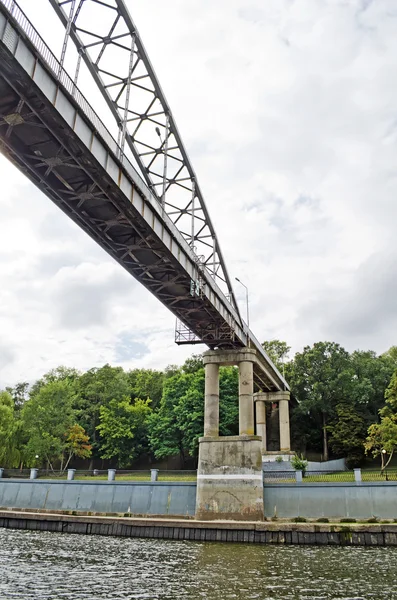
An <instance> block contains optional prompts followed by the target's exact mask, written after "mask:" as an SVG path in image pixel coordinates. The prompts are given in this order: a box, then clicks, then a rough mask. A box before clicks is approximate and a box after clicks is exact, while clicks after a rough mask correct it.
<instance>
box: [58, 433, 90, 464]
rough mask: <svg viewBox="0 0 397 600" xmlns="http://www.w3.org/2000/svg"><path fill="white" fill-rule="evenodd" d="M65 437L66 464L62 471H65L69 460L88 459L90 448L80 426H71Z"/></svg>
mask: <svg viewBox="0 0 397 600" xmlns="http://www.w3.org/2000/svg"><path fill="white" fill-rule="evenodd" d="M65 435H66V444H65V452H66V464H65V466H64V467H63V470H65V469H67V467H68V465H69V462H70V460H71V459H72V458H73V457H74V456H76V457H77V458H90V456H91V451H92V446H91V444H90V443H89V441H90V438H89V437H88V435H87V434H86V432H85V431H84V429H83V428H82V427H81V425H77V423H76V424H75V425H72V427H71V428H70V429H69V431H68V432H67V433H66V434H65Z"/></svg>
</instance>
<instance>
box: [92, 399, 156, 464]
mask: <svg viewBox="0 0 397 600" xmlns="http://www.w3.org/2000/svg"><path fill="white" fill-rule="evenodd" d="M149 405H150V400H140V399H137V400H135V402H131V400H130V398H129V397H124V398H122V399H121V400H116V399H113V400H111V401H110V402H109V404H108V405H107V406H106V405H102V406H101V407H100V423H99V425H98V426H97V429H98V431H99V433H100V436H101V457H102V458H108V459H116V460H117V465H118V466H119V467H128V466H129V465H130V464H131V463H132V462H133V461H134V460H135V459H136V458H138V456H139V455H140V454H142V452H144V451H146V450H147V449H148V441H147V422H148V417H149V415H150V413H151V408H150V406H149Z"/></svg>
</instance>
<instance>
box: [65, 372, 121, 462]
mask: <svg viewBox="0 0 397 600" xmlns="http://www.w3.org/2000/svg"><path fill="white" fill-rule="evenodd" d="M77 391H78V394H77V397H76V404H75V407H76V409H77V410H78V414H79V423H80V425H81V426H82V427H83V428H84V429H85V431H86V432H87V435H88V436H89V438H90V440H91V443H92V453H93V457H94V458H98V457H100V456H101V455H102V452H101V450H102V448H101V444H102V443H103V441H104V438H101V439H99V435H98V430H97V427H98V425H99V423H100V409H101V406H108V405H109V403H110V402H111V401H112V400H116V401H121V400H123V399H124V398H130V397H131V385H130V382H129V378H128V375H127V373H125V372H124V371H123V369H122V368H121V367H111V366H110V365H104V366H103V367H101V368H99V369H97V368H95V369H90V370H89V371H87V372H86V373H84V374H83V375H81V376H80V377H79V379H78V381H77Z"/></svg>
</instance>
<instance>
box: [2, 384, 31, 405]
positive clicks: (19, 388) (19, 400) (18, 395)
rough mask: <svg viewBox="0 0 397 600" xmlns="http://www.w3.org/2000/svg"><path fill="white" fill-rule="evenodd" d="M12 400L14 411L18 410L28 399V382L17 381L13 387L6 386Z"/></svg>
mask: <svg viewBox="0 0 397 600" xmlns="http://www.w3.org/2000/svg"><path fill="white" fill-rule="evenodd" d="M6 391H7V392H9V393H10V394H11V396H12V398H13V401H14V408H15V410H16V411H18V410H20V409H21V408H22V406H23V405H24V404H25V402H26V400H27V399H28V391H29V384H28V383H27V382H26V381H23V382H21V383H17V384H16V385H15V387H13V388H6Z"/></svg>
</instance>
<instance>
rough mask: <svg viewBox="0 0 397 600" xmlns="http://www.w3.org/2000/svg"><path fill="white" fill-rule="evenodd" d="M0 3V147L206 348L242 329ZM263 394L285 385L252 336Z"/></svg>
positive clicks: (22, 25) (96, 122)
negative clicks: (266, 390)
mask: <svg viewBox="0 0 397 600" xmlns="http://www.w3.org/2000/svg"><path fill="white" fill-rule="evenodd" d="M4 4H7V0H0V40H1V41H0V125H1V126H0V149H1V150H2V152H3V153H5V154H6V155H7V156H8V158H9V159H10V160H11V161H12V162H13V163H14V164H15V165H16V166H17V167H18V168H19V169H20V170H21V171H22V172H23V173H24V174H25V175H26V176H27V177H28V178H29V179H30V180H31V181H32V182H33V183H34V184H35V185H37V186H38V187H39V188H40V189H41V190H42V191H43V192H44V193H45V194H46V195H47V196H48V197H49V198H50V199H51V200H52V201H53V202H54V203H55V204H56V205H57V206H59V208H61V210H63V211H64V212H65V213H66V214H67V215H68V216H69V217H70V218H71V219H73V220H74V221H75V222H76V223H77V224H78V225H79V226H80V227H81V228H82V229H83V230H84V231H86V232H87V233H88V234H89V235H90V236H91V237H92V238H93V239H94V240H95V241H96V242H97V243H98V244H100V246H101V247H102V248H104V249H105V250H106V251H107V252H108V253H109V254H110V255H111V256H112V257H113V258H114V259H115V260H117V261H118V262H119V263H120V264H121V265H122V266H123V267H124V268H125V269H126V270H127V271H128V272H129V273H131V274H132V275H133V276H134V277H135V278H136V279H137V280H138V281H139V282H140V283H142V284H143V285H144V286H145V287H146V288H147V289H149V290H150V291H151V292H152V293H153V294H154V295H155V296H156V297H157V298H158V299H159V300H160V301H161V302H163V304H165V306H167V308H169V309H170V310H171V312H173V314H174V315H176V316H177V317H178V318H179V319H180V320H181V321H182V322H183V323H185V324H186V325H187V326H188V327H189V329H191V330H192V331H193V332H194V334H195V335H196V336H197V338H198V339H200V340H201V341H202V342H203V343H205V344H207V346H209V347H210V348H215V347H225V348H233V347H234V348H239V347H244V346H245V345H246V344H247V339H248V338H247V328H246V326H245V324H244V323H243V322H242V321H241V318H240V316H239V314H238V313H237V311H236V310H235V309H234V308H233V306H232V305H231V304H230V303H229V302H228V301H227V299H226V297H225V296H224V295H223V293H222V291H221V290H220V289H219V288H218V286H217V284H216V283H215V282H214V281H213V280H212V278H211V277H209V275H208V273H206V271H205V270H204V269H202V268H200V265H199V264H198V263H197V260H196V258H197V257H195V255H194V253H193V251H192V250H191V248H190V247H189V245H188V244H187V242H186V241H185V240H184V238H183V237H182V236H181V235H180V233H179V232H178V230H177V229H176V227H175V225H174V224H173V223H172V221H171V220H170V219H169V218H168V217H167V215H166V214H165V213H164V212H163V211H162V209H161V206H160V205H159V203H158V202H157V200H156V199H154V198H153V197H152V195H151V193H150V190H149V189H148V188H147V187H146V185H145V183H144V182H143V181H142V179H141V178H140V176H139V174H138V173H137V172H136V170H135V169H134V167H133V166H132V165H131V164H130V163H129V161H128V160H126V159H125V157H124V158H123V159H122V160H120V159H119V158H118V146H117V144H116V142H115V140H114V139H113V138H112V136H111V135H110V133H109V132H108V131H107V129H106V127H105V126H104V125H103V123H102V122H101V121H100V119H99V117H98V116H97V115H96V114H95V112H94V111H93V109H92V108H91V107H90V105H89V104H88V102H87V101H86V100H85V98H84V97H83V96H82V94H81V93H80V92H79V90H78V89H77V88H76V86H74V84H73V82H72V81H71V79H70V78H69V76H68V75H67V73H66V72H65V71H63V70H62V69H61V68H60V65H59V63H58V61H57V59H56V58H55V56H54V55H53V54H52V53H51V51H50V50H49V48H48V47H47V46H46V44H45V42H44V41H43V40H42V39H41V38H40V36H39V35H38V33H37V32H36V31H35V30H34V28H33V26H32V25H31V24H30V23H29V21H28V20H27V19H26V17H25V16H24V15H23V13H22V12H21V11H19V9H18V8H17V9H16V11H15V12H14V13H13V16H11V15H10V14H9V12H8V11H7V10H6V8H5V7H4ZM250 337H251V339H252V340H253V345H254V347H255V348H256V349H257V351H258V353H259V355H260V357H261V364H262V367H263V368H255V381H256V385H257V386H258V387H259V388H260V389H285V387H288V386H286V384H285V382H284V380H283V378H282V376H281V375H280V373H279V372H278V371H277V369H276V368H275V367H274V365H273V364H272V363H271V361H270V359H269V358H268V357H267V355H266V354H265V352H264V351H263V349H262V347H261V345H260V344H258V342H257V340H255V338H254V337H253V336H252V335H251V336H250Z"/></svg>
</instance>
